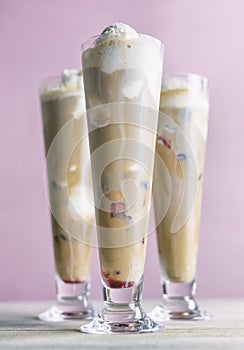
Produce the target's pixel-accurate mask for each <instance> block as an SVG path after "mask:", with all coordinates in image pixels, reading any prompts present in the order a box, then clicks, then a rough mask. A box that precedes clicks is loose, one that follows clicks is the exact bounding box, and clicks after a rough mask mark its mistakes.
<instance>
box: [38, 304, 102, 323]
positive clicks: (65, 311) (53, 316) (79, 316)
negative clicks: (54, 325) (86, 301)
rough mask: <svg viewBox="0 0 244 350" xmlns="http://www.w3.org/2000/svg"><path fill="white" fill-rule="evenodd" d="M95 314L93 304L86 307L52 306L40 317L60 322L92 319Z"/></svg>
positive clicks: (43, 319)
mask: <svg viewBox="0 0 244 350" xmlns="http://www.w3.org/2000/svg"><path fill="white" fill-rule="evenodd" d="M94 316H95V312H94V309H93V307H92V306H91V305H88V306H87V307H86V308H82V309H81V308H80V307H78V306H76V307H74V306H73V307H72V306H59V305H57V306H51V307H50V308H49V309H48V310H46V311H44V312H42V313H41V314H40V315H39V316H38V318H39V319H40V320H42V321H46V322H59V321H67V320H92V319H93V318H94Z"/></svg>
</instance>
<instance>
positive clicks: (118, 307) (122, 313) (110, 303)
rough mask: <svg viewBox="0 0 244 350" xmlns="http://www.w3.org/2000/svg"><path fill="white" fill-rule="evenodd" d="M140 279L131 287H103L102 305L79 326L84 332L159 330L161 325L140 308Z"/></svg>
mask: <svg viewBox="0 0 244 350" xmlns="http://www.w3.org/2000/svg"><path fill="white" fill-rule="evenodd" d="M141 291H142V281H141V282H140V283H139V284H138V285H137V286H133V287H131V288H118V289H111V288H108V287H105V286H104V287H103V296H104V306H103V309H102V311H101V312H100V313H99V315H98V316H97V317H95V318H94V320H93V321H92V322H90V323H88V324H85V325H83V326H81V327H80V330H81V331H82V332H84V333H92V334H124V333H152V332H159V331H161V330H162V329H163V326H161V325H159V324H158V323H156V322H155V321H153V320H152V319H150V318H149V317H148V316H147V315H146V314H145V312H144V311H143V310H142V308H141V304H140V301H141Z"/></svg>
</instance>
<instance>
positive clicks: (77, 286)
mask: <svg viewBox="0 0 244 350" xmlns="http://www.w3.org/2000/svg"><path fill="white" fill-rule="evenodd" d="M40 94H41V96H40V97H41V107H42V120H43V129H44V139H45V149H46V155H47V158H46V169H47V177H46V185H47V188H48V189H49V204H50V210H51V220H52V233H53V246H54V255H55V269H56V290H57V303H56V305H54V306H52V307H51V308H49V309H48V310H47V311H45V312H43V313H41V314H40V315H39V318H40V319H42V320H44V321H63V320H69V319H79V320H80V319H91V318H92V317H93V316H94V310H93V307H92V305H90V304H89V302H88V295H89V288H90V264H91V245H90V242H91V235H92V226H93V221H94V216H95V213H94V209H93V207H92V203H91V202H90V201H89V200H88V199H89V197H88V196H87V195H86V193H87V192H89V191H92V180H91V172H90V178H89V180H88V181H84V174H85V170H86V167H87V163H88V159H89V143H88V138H87V124H86V117H85V99H84V91H83V82H82V73H81V71H79V70H75V69H73V70H64V71H63V73H62V76H61V77H56V78H50V79H48V80H47V81H45V82H44V83H43V84H42V87H41V91H40ZM85 136H86V137H85ZM85 183H86V187H85Z"/></svg>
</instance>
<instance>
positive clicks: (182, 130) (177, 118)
mask: <svg viewBox="0 0 244 350" xmlns="http://www.w3.org/2000/svg"><path fill="white" fill-rule="evenodd" d="M160 111H161V112H164V113H165V114H166V115H167V116H168V117H170V118H171V120H170V119H165V118H164V117H163V116H161V117H159V126H158V130H159V132H158V133H159V135H158V138H157V142H156V151H157V154H158V155H159V157H160V158H159V161H163V162H164V163H165V165H166V168H167V170H168V172H169V175H168V174H167V172H166V171H162V170H160V169H159V166H157V164H156V163H157V162H155V173H154V204H155V214H156V215H155V216H156V220H158V222H160V221H161V218H160V211H162V209H163V211H165V212H166V215H165V217H164V218H163V220H162V221H161V222H160V224H159V225H158V227H157V239H158V249H159V257H160V265H161V270H162V275H163V278H164V279H165V280H168V281H171V282H191V281H192V280H193V279H194V277H195V273H196V264H197V256H198V238H199V226H200V211H201V200H202V181H203V171H204V158H205V147H206V137H207V123H208V95H207V92H206V91H201V90H200V89H196V90H195V89H194V87H193V88H192V87H189V88H188V87H185V88H179V89H177V88H174V89H168V90H167V89H165V90H163V91H162V93H161V101H160ZM183 135H184V136H183ZM169 177H170V181H171V191H169V192H170V193H169V192H168V193H167V189H166V188H168V189H169ZM195 185H196V186H195ZM165 189H166V190H165ZM170 196H171V199H170V204H169V207H168V208H163V206H164V204H163V203H164V201H165V202H167V203H168V198H170ZM166 197H168V198H167V200H165V199H166ZM193 198H194V200H195V201H194V200H193ZM180 206H181V210H179V207H180ZM176 215H177V223H178V225H175V226H174V225H173V223H174V220H175V217H176Z"/></svg>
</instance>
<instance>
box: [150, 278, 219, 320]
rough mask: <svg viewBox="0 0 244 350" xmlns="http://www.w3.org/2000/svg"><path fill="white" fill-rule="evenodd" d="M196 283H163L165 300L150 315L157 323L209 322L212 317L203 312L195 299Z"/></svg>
mask: <svg viewBox="0 0 244 350" xmlns="http://www.w3.org/2000/svg"><path fill="white" fill-rule="evenodd" d="M195 291H196V282H195V281H193V282H191V283H176V282H163V300H162V302H161V304H160V305H158V306H156V307H155V308H154V309H153V311H151V312H150V313H149V315H150V317H151V318H152V319H153V320H155V321H156V322H163V321H166V320H189V321H201V320H209V319H210V318H211V317H212V316H211V314H209V313H208V312H207V311H204V310H202V309H201V308H200V307H199V306H198V304H197V302H196V300H195V298H194V295H195Z"/></svg>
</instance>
